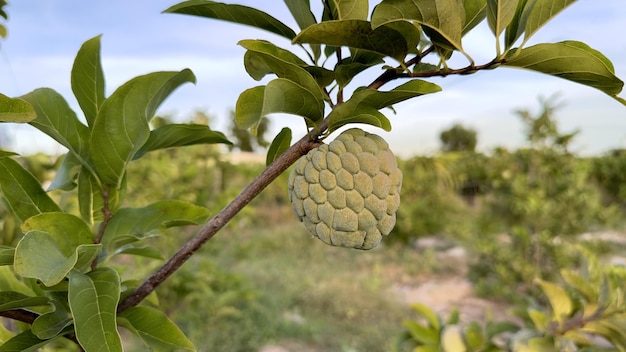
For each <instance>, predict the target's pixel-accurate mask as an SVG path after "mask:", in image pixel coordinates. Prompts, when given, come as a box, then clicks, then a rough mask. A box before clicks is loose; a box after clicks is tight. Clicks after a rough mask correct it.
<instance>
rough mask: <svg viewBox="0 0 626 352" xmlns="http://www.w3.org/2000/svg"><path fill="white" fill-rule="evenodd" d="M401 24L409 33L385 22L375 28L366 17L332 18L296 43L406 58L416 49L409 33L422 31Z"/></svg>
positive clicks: (302, 34) (304, 33)
mask: <svg viewBox="0 0 626 352" xmlns="http://www.w3.org/2000/svg"><path fill="white" fill-rule="evenodd" d="M401 26H402V27H403V29H404V30H406V33H405V32H403V31H399V30H398V28H394V27H396V26H386V25H382V26H379V27H377V28H375V29H372V25H371V23H370V22H368V21H363V20H341V21H328V22H322V23H318V24H315V25H312V26H310V27H308V28H306V29H304V30H303V31H302V32H300V33H299V34H298V36H297V37H295V38H294V39H293V42H294V43H299V44H301V43H310V44H326V45H332V46H337V47H339V46H345V47H350V48H355V49H361V50H367V51H371V52H375V53H378V54H382V55H385V56H390V57H392V58H394V59H396V60H398V61H403V60H404V58H405V56H406V55H407V53H408V52H409V50H410V49H412V48H411V47H410V46H412V45H410V43H411V41H410V40H407V38H406V36H407V35H412V34H414V33H418V34H417V35H418V36H419V30H418V29H417V28H415V27H414V26H412V25H411V24H410V23H403V24H401Z"/></svg>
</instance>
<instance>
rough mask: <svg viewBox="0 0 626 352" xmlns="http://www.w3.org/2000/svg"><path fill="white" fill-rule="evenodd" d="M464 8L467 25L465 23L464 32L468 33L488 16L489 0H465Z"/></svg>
mask: <svg viewBox="0 0 626 352" xmlns="http://www.w3.org/2000/svg"><path fill="white" fill-rule="evenodd" d="M463 8H464V9H465V25H463V30H462V33H463V34H466V33H467V32H469V31H471V30H472V29H473V28H474V27H476V26H477V25H478V24H479V23H480V22H482V21H483V20H484V19H485V17H486V16H487V0H465V1H463Z"/></svg>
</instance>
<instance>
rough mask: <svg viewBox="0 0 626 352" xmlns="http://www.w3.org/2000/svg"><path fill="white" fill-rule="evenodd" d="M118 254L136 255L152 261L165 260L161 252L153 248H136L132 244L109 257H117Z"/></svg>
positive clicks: (136, 246)
mask: <svg viewBox="0 0 626 352" xmlns="http://www.w3.org/2000/svg"><path fill="white" fill-rule="evenodd" d="M111 247H113V246H111ZM118 254H130V255H137V256H141V257H146V258H152V259H157V260H163V259H165V258H164V257H163V254H162V253H161V251H160V250H159V249H158V248H156V247H154V246H138V245H134V244H129V245H125V246H123V247H120V248H119V249H118V250H116V251H115V252H114V253H112V254H111V256H113V255H118Z"/></svg>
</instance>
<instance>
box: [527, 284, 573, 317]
mask: <svg viewBox="0 0 626 352" xmlns="http://www.w3.org/2000/svg"><path fill="white" fill-rule="evenodd" d="M535 283H537V284H538V285H539V286H541V290H542V291H543V293H544V294H545V295H546V296H547V297H548V301H550V306H551V307H552V311H553V312H554V316H555V317H556V320H557V321H558V322H559V323H563V321H565V319H567V318H568V317H569V316H570V314H572V309H573V304H572V300H571V298H570V297H569V296H568V294H567V292H565V290H564V289H563V288H562V287H560V286H558V285H556V284H553V283H551V282H548V281H544V280H541V279H536V280H535Z"/></svg>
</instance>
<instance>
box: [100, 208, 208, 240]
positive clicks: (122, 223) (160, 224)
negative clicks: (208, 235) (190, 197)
mask: <svg viewBox="0 0 626 352" xmlns="http://www.w3.org/2000/svg"><path fill="white" fill-rule="evenodd" d="M208 216H209V210H208V209H207V208H204V207H201V206H198V205H195V204H192V203H188V202H183V201H179V200H163V201H159V202H156V203H153V204H150V205H148V206H146V207H143V208H121V209H119V210H118V211H117V212H116V213H115V215H113V217H112V218H111V220H110V221H109V224H108V225H107V228H106V230H105V232H104V236H103V237H102V243H104V244H107V243H109V242H110V241H111V240H113V239H114V238H115V237H116V236H119V235H133V236H146V235H148V234H150V233H151V232H152V231H154V230H159V229H163V228H168V227H173V226H183V225H195V224H199V223H202V222H204V221H205V220H206V218H207V217H208Z"/></svg>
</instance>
